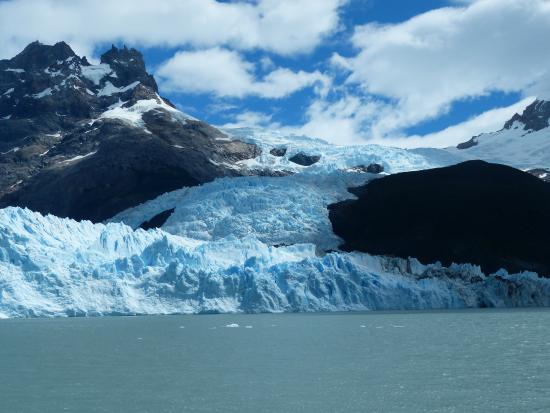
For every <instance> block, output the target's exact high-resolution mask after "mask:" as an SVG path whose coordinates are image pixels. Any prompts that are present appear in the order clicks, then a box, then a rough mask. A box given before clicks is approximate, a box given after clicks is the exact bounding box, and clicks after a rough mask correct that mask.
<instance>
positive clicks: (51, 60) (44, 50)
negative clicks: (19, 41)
mask: <svg viewBox="0 0 550 413" xmlns="http://www.w3.org/2000/svg"><path fill="white" fill-rule="evenodd" d="M72 57H76V54H75V52H73V50H72V49H71V47H70V46H69V45H68V44H67V43H65V42H58V43H56V44H54V45H52V46H50V45H45V44H42V43H40V42H39V41H35V42H33V43H31V44H29V45H28V46H27V47H25V48H24V49H23V51H22V52H21V53H19V54H18V55H17V56H15V57H14V58H13V59H11V63H12V64H13V66H16V68H20V69H25V70H33V69H44V68H47V67H50V66H51V65H53V64H55V63H57V62H62V61H65V60H67V59H69V58H72Z"/></svg>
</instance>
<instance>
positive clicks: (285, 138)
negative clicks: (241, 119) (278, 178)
mask: <svg viewBox="0 0 550 413" xmlns="http://www.w3.org/2000/svg"><path fill="white" fill-rule="evenodd" d="M222 130H223V132H225V133H226V134H227V135H229V136H230V137H231V138H233V139H238V140H241V141H244V142H249V143H253V144H255V145H257V146H259V147H260V148H261V149H262V153H261V155H260V156H258V157H257V158H254V159H248V160H245V161H241V162H239V164H238V165H239V166H241V167H244V168H247V169H251V170H263V169H268V170H271V171H284V172H292V173H313V174H321V173H327V172H332V171H337V170H347V169H351V168H354V167H356V166H359V165H369V164H371V163H378V164H380V165H382V166H383V167H384V170H385V171H386V172H388V173H398V172H407V171H414V170H420V169H428V168H437V167H442V166H448V165H452V164H455V163H459V162H462V161H463V158H462V157H461V155H460V154H456V153H452V152H449V151H447V150H444V149H434V148H428V149H402V148H394V147H391V146H382V145H376V144H364V145H335V144H332V143H329V142H326V141H324V140H321V139H316V138H311V137H308V136H303V135H295V134H288V133H285V132H281V131H276V130H264V129H259V128H225V129H222ZM281 147H284V148H286V149H287V151H286V154H285V155H284V156H282V157H277V156H273V155H271V154H270V153H269V151H270V149H273V148H281ZM299 152H303V153H306V154H308V155H320V156H321V159H320V160H319V162H317V163H315V164H313V165H311V166H307V167H306V166H301V165H298V164H295V163H293V162H291V161H290V160H289V159H290V158H291V157H292V156H294V155H296V154H298V153H299Z"/></svg>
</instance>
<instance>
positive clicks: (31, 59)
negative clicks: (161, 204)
mask: <svg viewBox="0 0 550 413" xmlns="http://www.w3.org/2000/svg"><path fill="white" fill-rule="evenodd" d="M259 152H260V150H259V148H258V147H256V146H255V145H253V144H247V143H243V142H240V141H236V140H231V139H229V138H228V137H227V136H226V135H224V134H223V133H222V132H221V131H219V130H217V129H216V128H214V127H212V126H210V125H208V124H206V123H204V122H200V121H198V120H196V119H192V118H191V117H189V116H187V115H185V114H184V113H182V112H180V111H178V110H177V109H175V108H174V107H173V106H172V105H171V104H170V103H168V101H166V100H165V99H163V98H161V97H160V96H159V94H158V88H157V84H156V82H155V79H154V78H153V76H151V75H150V74H148V73H147V70H146V67H145V62H144V59H143V56H142V55H141V53H140V52H138V51H137V50H135V49H128V48H127V47H123V48H121V49H120V48H117V47H114V46H113V47H112V48H111V49H110V50H109V51H107V52H106V53H105V54H103V56H102V57H101V63H100V64H97V65H91V64H90V63H88V61H87V60H86V59H85V58H81V57H79V56H77V55H76V54H75V53H74V52H73V51H72V50H71V48H70V47H69V46H68V45H67V44H66V43H65V42H59V43H56V44H55V45H53V46H47V45H43V44H41V43H39V42H35V43H31V44H30V45H28V46H27V47H26V48H25V49H24V50H23V51H22V52H21V53H19V54H18V55H17V56H15V57H14V58H12V59H9V60H0V208H2V207H5V206H8V205H17V206H26V207H29V208H31V209H33V210H35V211H40V212H43V213H53V214H55V215H58V216H64V217H71V218H75V219H89V220H93V221H101V220H104V219H106V218H109V217H111V216H113V215H114V214H116V213H117V212H120V211H121V210H123V209H126V208H128V207H131V206H135V205H137V204H139V203H141V202H144V201H146V200H149V199H151V198H154V197H156V196H157V195H160V194H162V193H164V192H168V191H171V190H174V189H179V188H181V187H183V186H192V185H198V184H201V183H205V182H208V181H211V180H213V179H215V178H218V177H222V176H235V175H239V174H240V173H241V172H240V170H239V167H238V166H237V165H236V162H238V161H240V160H243V159H248V158H253V157H256V156H258V155H259Z"/></svg>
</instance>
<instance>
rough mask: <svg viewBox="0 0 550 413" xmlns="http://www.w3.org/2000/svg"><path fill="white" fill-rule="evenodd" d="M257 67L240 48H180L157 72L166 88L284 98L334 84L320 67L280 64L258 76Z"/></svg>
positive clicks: (219, 94)
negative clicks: (295, 68) (294, 67)
mask: <svg viewBox="0 0 550 413" xmlns="http://www.w3.org/2000/svg"><path fill="white" fill-rule="evenodd" d="M255 69H256V68H255V65H254V64H252V63H250V62H248V61H246V60H244V59H243V58H242V57H241V56H240V55H239V53H237V52H236V51H233V50H227V49H222V48H211V49H206V50H196V51H185V52H178V53H176V54H175V55H174V56H173V57H172V58H170V59H169V60H168V61H166V62H164V63H163V64H162V65H161V66H160V67H159V69H158V70H157V71H156V75H157V77H158V79H159V80H160V84H161V87H162V88H163V89H164V90H169V91H172V92H186V93H210V94H213V95H216V96H221V97H238V98H242V97H245V96H250V95H253V96H260V97H263V98H283V97H285V96H288V95H290V94H292V93H294V92H296V91H298V90H300V89H303V88H306V87H311V86H313V87H316V88H317V89H318V92H319V93H320V94H323V93H324V92H325V91H326V89H327V88H328V87H329V85H330V78H328V77H327V76H326V75H324V74H322V73H320V72H319V71H315V72H305V71H302V70H300V71H297V72H294V71H292V70H289V69H286V68H276V69H274V70H272V71H271V72H269V73H268V74H267V75H265V76H264V77H263V78H261V79H257V78H256V75H255Z"/></svg>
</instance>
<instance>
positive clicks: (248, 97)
mask: <svg viewBox="0 0 550 413" xmlns="http://www.w3.org/2000/svg"><path fill="white" fill-rule="evenodd" d="M48 21H56V24H55V25H51V24H47V23H45V22H48ZM541 38H550V6H549V2H548V1H547V0H422V1H410V0H247V1H244V0H243V1H224V2H221V1H216V0H180V1H177V2H176V1H171V0H158V1H156V2H155V3H154V4H152V2H149V1H146V0H119V1H117V2H116V3H111V4H110V5H109V4H108V3H107V2H95V1H93V0H81V1H79V2H59V1H56V0H40V1H39V0H7V1H3V2H0V55H1V56H0V57H10V56H11V55H13V54H15V53H16V52H17V51H18V50H20V48H22V47H23V46H24V45H25V44H26V43H28V42H30V41H33V40H36V39H38V40H41V41H42V42H44V43H54V42H56V41H59V40H65V41H67V42H69V44H71V46H72V47H73V48H74V49H75V51H77V53H79V54H85V55H88V56H92V57H95V58H96V59H97V57H98V56H99V55H100V54H101V52H102V51H104V50H105V49H107V48H108V47H109V46H110V44H111V43H114V44H116V45H122V44H126V45H128V46H133V47H136V48H138V49H139V50H141V51H142V52H143V54H144V57H145V60H146V63H147V66H148V69H149V70H150V71H151V72H152V73H153V74H154V75H155V77H156V78H157V81H158V83H159V86H160V90H161V94H162V95H163V96H166V97H168V98H169V99H170V100H171V101H173V102H174V103H176V104H177V105H178V106H179V107H180V108H181V109H182V110H183V111H185V112H188V113H189V114H191V115H193V116H196V117H198V118H201V119H204V120H206V121H208V122H210V123H213V124H215V125H225V126H256V127H264V128H273V129H280V130H283V131H286V132H288V133H297V134H307V135H312V136H316V137H321V138H324V139H326V140H329V141H332V142H335V143H341V144H361V143H369V142H376V143H383V144H390V145H398V146H405V147H410V146H447V145H454V144H456V143H458V142H461V141H464V140H467V139H469V138H470V137H471V136H472V135H476V134H478V133H481V132H489V131H493V130H496V129H499V128H500V127H502V124H503V123H504V121H505V120H507V119H508V118H509V117H511V116H512V115H513V113H515V112H517V111H519V112H520V111H522V110H523V108H524V107H525V106H526V105H527V104H529V103H530V102H532V101H533V99H534V98H535V97H537V96H539V97H541V98H544V97H545V96H547V95H550V93H548V92H549V90H550V87H549V85H550V81H549V79H550V75H549V73H548V69H549V68H550V53H549V51H550V50H549V46H548V45H547V44H545V43H547V42H535V41H533V39H541Z"/></svg>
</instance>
